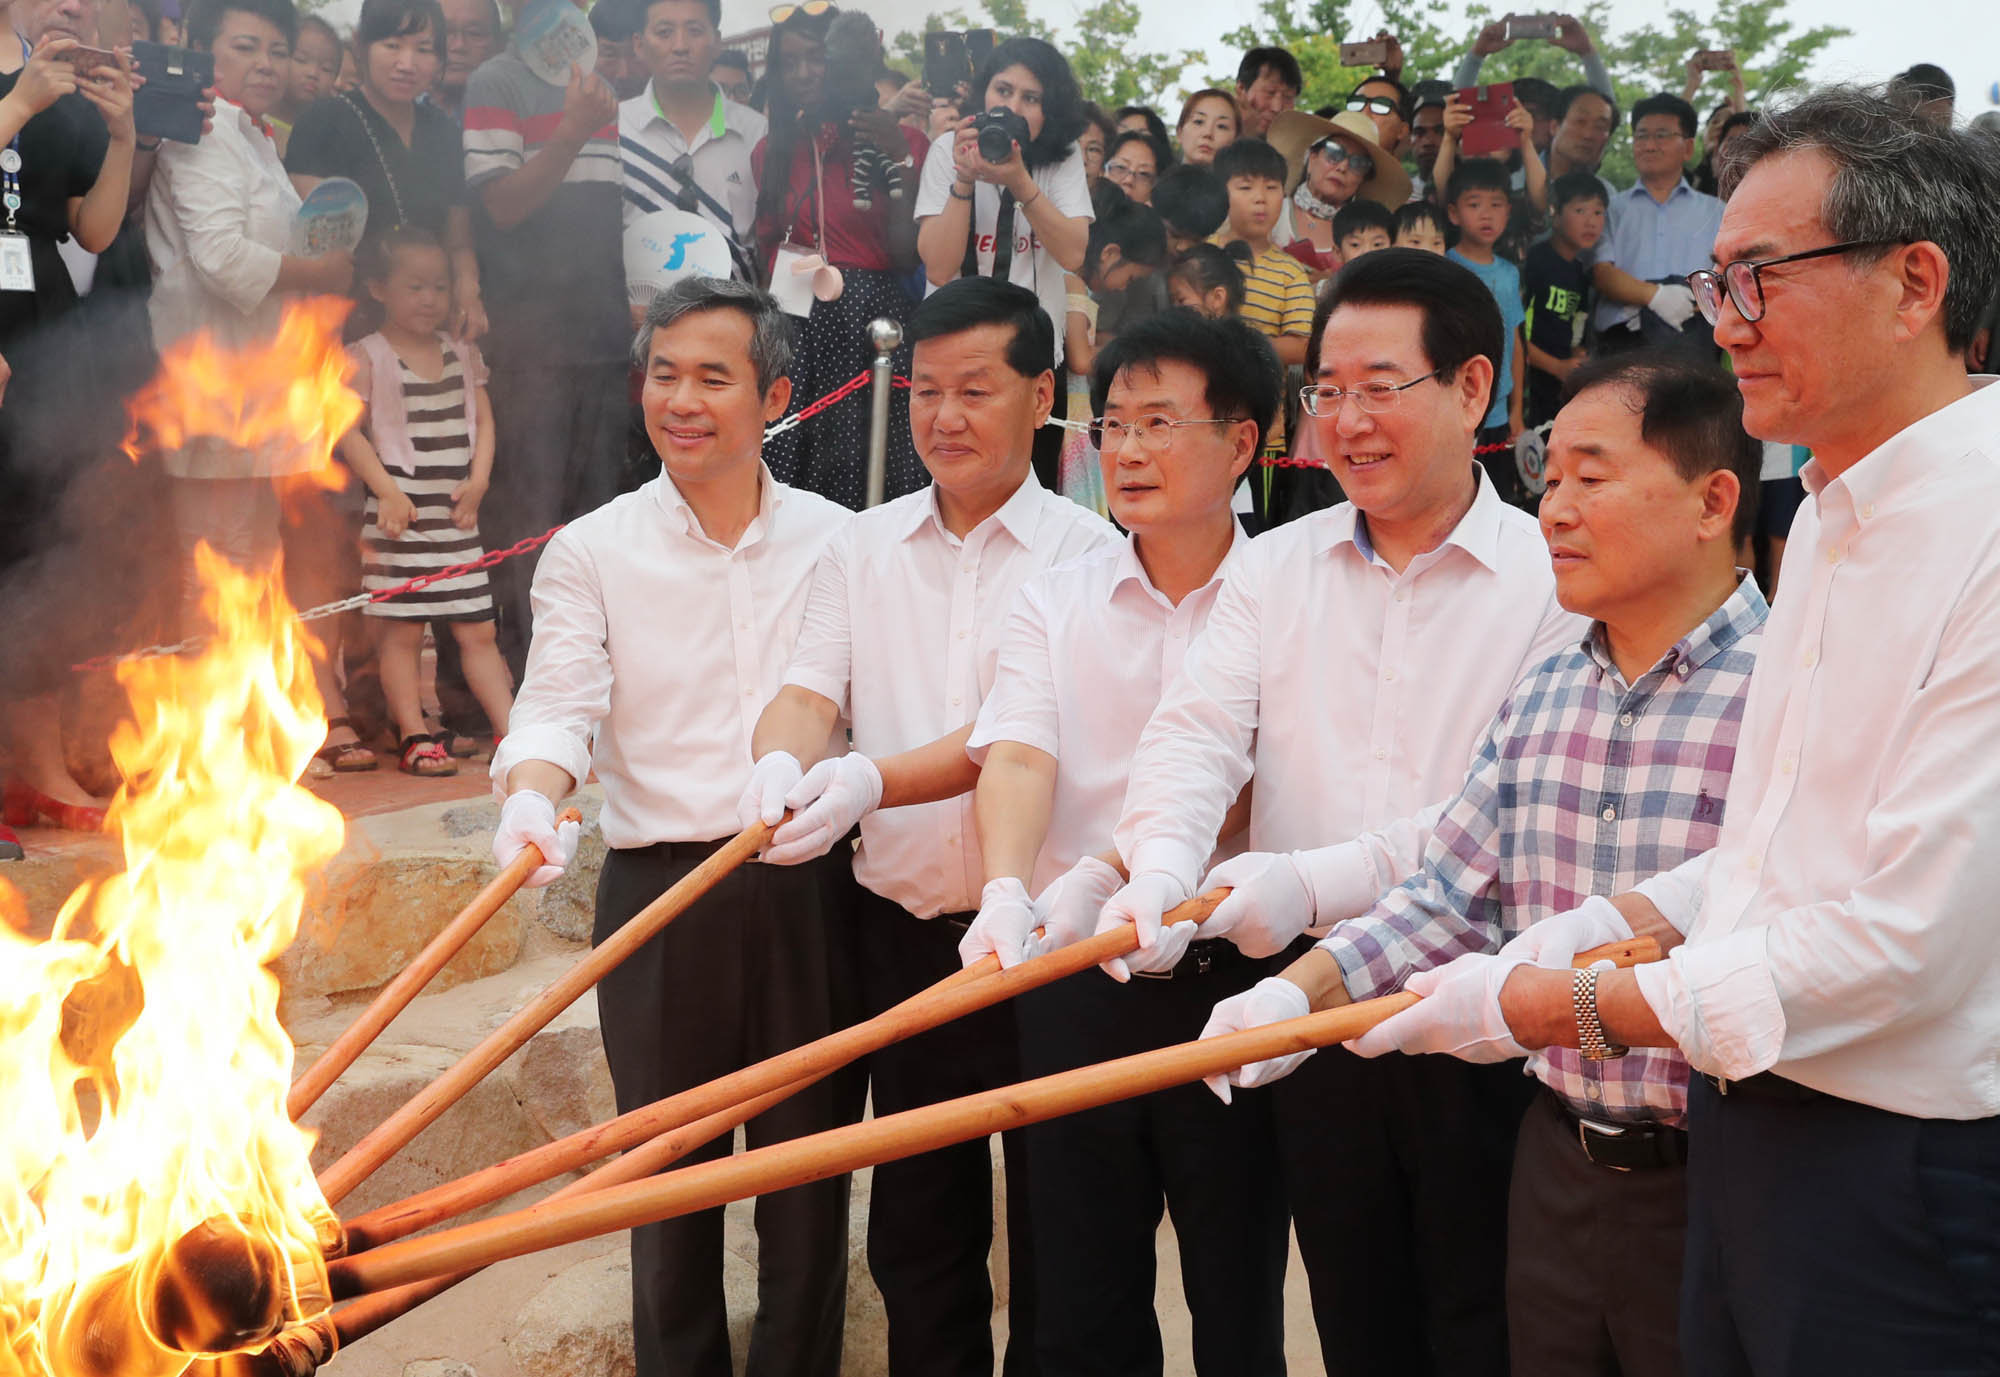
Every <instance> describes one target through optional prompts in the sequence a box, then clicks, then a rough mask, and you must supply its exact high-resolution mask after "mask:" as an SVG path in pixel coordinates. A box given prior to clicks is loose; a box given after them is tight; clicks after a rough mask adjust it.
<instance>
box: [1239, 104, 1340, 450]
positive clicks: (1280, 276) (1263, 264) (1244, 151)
mask: <svg viewBox="0 0 2000 1377" xmlns="http://www.w3.org/2000/svg"><path fill="white" fill-rule="evenodd" d="M1214 166H1215V175H1216V176H1217V177H1219V178H1221V179H1222V185H1223V188H1224V189H1225V190H1226V191H1227V192H1228V193H1229V223H1228V224H1227V226H1226V227H1225V228H1224V229H1223V231H1222V233H1221V234H1220V235H1218V236H1217V239H1218V241H1219V242H1221V243H1222V244H1223V245H1225V246H1227V245H1229V244H1241V245H1243V247H1244V248H1245V249H1247V250H1248V251H1249V254H1250V261H1249V263H1247V264H1246V265H1245V266H1244V268H1243V309H1242V312H1241V314H1242V316H1243V319H1245V320H1247V321H1248V322H1250V324H1252V325H1254V326H1256V327H1257V329H1258V330H1260V331H1262V332H1263V333H1264V334H1265V335H1267V336H1269V337H1270V340H1271V347H1272V348H1273V349H1274V350H1276V351H1277V355H1278V362H1279V364H1280V365H1282V366H1283V367H1286V368H1293V367H1296V366H1299V365H1302V364H1304V363H1305V361H1306V339H1307V337H1308V336H1310V335H1311V334H1312V321H1313V306H1314V304H1315V303H1314V298H1313V285H1312V274H1311V273H1309V272H1307V271H1306V265H1305V264H1303V263H1301V262H1299V260H1298V259H1296V258H1294V257H1292V256H1291V255H1290V254H1288V253H1286V252H1285V251H1284V250H1283V249H1281V248H1279V247H1278V246H1277V245H1276V244H1274V243H1272V242H1271V229H1272V227H1273V226H1274V225H1276V224H1277V223H1278V211H1279V209H1280V208H1281V207H1282V206H1283V205H1284V203H1285V174H1286V171H1287V169H1286V167H1285V155H1284V154H1282V153H1280V152H1279V151H1278V150H1277V149H1275V148H1273V147H1271V145H1270V144H1268V143H1265V142H1263V141H1262V140H1261V139H1241V140H1238V141H1237V142H1235V143H1232V144H1230V145H1229V146H1228V147H1227V148H1225V149H1223V150H1222V151H1221V152H1220V153H1217V154H1216V155H1215V165H1214ZM1285 453H1286V450H1285V425H1284V417H1283V416H1282V415H1281V416H1280V417H1279V418H1278V421H1277V423H1276V424H1275V425H1273V426H1272V427H1271V429H1270V432H1269V433H1268V434H1267V435H1266V436H1265V442H1264V455H1265V457H1267V458H1271V457H1276V456H1279V455H1283V454H1285ZM1265 472H1266V473H1267V474H1268V473H1269V470H1268V469H1266V470H1265Z"/></svg>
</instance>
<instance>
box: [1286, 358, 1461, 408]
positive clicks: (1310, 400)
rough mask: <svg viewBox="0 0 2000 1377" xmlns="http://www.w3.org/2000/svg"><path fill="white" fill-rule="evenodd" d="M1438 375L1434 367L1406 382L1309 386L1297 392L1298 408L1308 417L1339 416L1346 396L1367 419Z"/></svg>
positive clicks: (1315, 384)
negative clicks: (1301, 408)
mask: <svg viewBox="0 0 2000 1377" xmlns="http://www.w3.org/2000/svg"><path fill="white" fill-rule="evenodd" d="M1436 376H1437V370H1436V369H1435V368H1433V369H1432V370H1431V371H1430V372H1428V373H1426V374H1424V375H1423V376H1422V377H1421V378H1411V379H1410V380H1409V381H1408V382H1406V383H1392V382H1365V383H1356V384H1355V385H1354V386H1353V387H1335V386H1334V385H1333V384H1332V383H1311V384H1309V385H1307V386H1305V387H1302V388H1300V389H1299V405H1301V406H1303V407H1304V408H1305V409H1306V415H1308V416H1320V417H1326V416H1338V415H1339V414H1340V404H1341V403H1342V402H1344V401H1346V400H1347V399H1348V398H1349V397H1352V398H1354V404H1355V405H1356V406H1358V407H1360V408H1361V409H1362V410H1363V411H1365V412H1367V413H1368V414H1369V415H1370V416H1379V415H1381V414H1382V413H1383V412H1385V411H1387V410H1388V409H1389V408H1390V407H1392V406H1394V405H1395V404H1396V402H1397V399H1398V398H1399V397H1400V396H1401V395H1402V394H1403V393H1405V392H1408V391H1409V390H1410V389H1411V388H1413V387H1415V386H1416V385H1417V384H1418V383H1420V382H1429V381H1430V380H1431V379H1432V378H1435V377H1436Z"/></svg>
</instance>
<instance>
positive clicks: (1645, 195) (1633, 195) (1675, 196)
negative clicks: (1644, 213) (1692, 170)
mask: <svg viewBox="0 0 2000 1377" xmlns="http://www.w3.org/2000/svg"><path fill="white" fill-rule="evenodd" d="M1694 194H1695V189H1694V188H1693V187H1691V186H1689V185H1688V179H1687V178H1686V177H1683V178H1681V179H1680V180H1679V181H1678V182H1675V183H1674V189H1673V190H1672V191H1670V192H1668V193H1667V199H1666V200H1664V201H1662V200H1660V199H1658V198H1657V197H1655V196H1654V195H1653V193H1652V192H1650V191H1648V190H1646V184H1645V183H1644V182H1634V183H1632V185H1630V186H1628V187H1626V188H1625V189H1624V190H1623V191H1621V192H1619V193H1618V197H1617V199H1619V200H1621V201H1644V202H1646V203H1647V204H1648V205H1653V206H1665V205H1671V204H1672V203H1673V202H1675V201H1678V200H1680V199H1681V198H1682V197H1683V196H1693V195H1694Z"/></svg>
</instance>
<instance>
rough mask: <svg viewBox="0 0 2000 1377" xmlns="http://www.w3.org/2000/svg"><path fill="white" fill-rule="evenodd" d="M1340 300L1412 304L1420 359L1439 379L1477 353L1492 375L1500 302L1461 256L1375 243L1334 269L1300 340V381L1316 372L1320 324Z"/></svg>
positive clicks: (1500, 334)
mask: <svg viewBox="0 0 2000 1377" xmlns="http://www.w3.org/2000/svg"><path fill="white" fill-rule="evenodd" d="M1342 306H1414V307H1416V308H1417V310H1418V312H1419V313H1421V314H1422V316H1423V320H1424V323H1423V328H1422V340H1423V350H1424V358H1425V360H1426V361H1427V362H1429V364H1430V366H1431V367H1432V368H1434V369H1436V370H1437V375H1438V381H1439V382H1450V381H1451V380H1452V379H1454V378H1456V377H1457V376H1458V370H1459V369H1461V368H1463V367H1464V366H1465V365H1466V364H1467V363H1470V362H1471V361H1472V360H1473V359H1475V358H1478V357H1479V356H1480V355H1482V354H1483V355H1485V356H1486V357H1487V358H1488V359H1490V360H1491V361H1492V363H1493V373H1494V377H1495V380H1496V381H1497V380H1498V377H1499V373H1500V361H1501V359H1502V358H1503V357H1505V355H1506V349H1507V336H1506V331H1505V330H1504V329H1503V328H1502V326H1501V324H1500V305H1499V303H1498V302H1496V301H1495V300H1494V299H1493V293H1491V292H1489V291H1487V290H1486V287H1485V284H1483V283H1482V282H1480V280H1479V279H1478V278H1477V277H1476V276H1474V275H1473V272H1472V269H1470V268H1468V267H1466V266H1465V265H1464V264H1462V263H1455V262H1453V261H1452V260H1451V259H1449V258H1446V257H1445V256H1444V255H1443V254H1440V253H1425V252H1424V251H1423V250H1422V249H1381V250H1378V251H1377V252H1375V253H1367V254H1363V255H1362V256H1361V257H1359V258H1357V259H1355V260H1354V261H1353V262H1352V263H1349V264H1348V265H1347V266H1346V267H1344V268H1342V269H1341V270H1340V271H1339V272H1337V273H1335V274H1334V275H1333V278H1332V280H1331V281H1329V282H1328V284H1327V287H1326V295H1325V296H1323V297H1322V298H1321V299H1320V303H1319V309H1318V310H1317V311H1316V312H1314V313H1313V325H1312V336H1311V337H1310V338H1309V339H1308V340H1307V341H1306V377H1307V379H1308V380H1310V379H1311V378H1312V377H1313V376H1314V375H1316V374H1317V373H1318V372H1319V345H1320V340H1321V339H1323V338H1324V337H1325V335H1326V323H1327V321H1328V320H1329V319H1331V318H1332V316H1333V313H1334V312H1335V311H1337V310H1339V309H1340V308H1341V307H1342ZM1488 399H1489V401H1490V399H1491V393H1490V392H1489V393H1488Z"/></svg>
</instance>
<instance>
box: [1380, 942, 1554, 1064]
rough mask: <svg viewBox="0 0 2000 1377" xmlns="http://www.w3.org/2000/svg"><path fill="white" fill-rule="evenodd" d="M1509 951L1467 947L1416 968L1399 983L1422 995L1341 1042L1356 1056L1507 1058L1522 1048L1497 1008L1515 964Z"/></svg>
mask: <svg viewBox="0 0 2000 1377" xmlns="http://www.w3.org/2000/svg"><path fill="white" fill-rule="evenodd" d="M1529 964H1530V963H1529V962H1526V961H1522V960H1519V959H1517V958H1515V957H1511V956H1500V955H1490V954H1488V953H1486V952H1469V953H1467V954H1466V955H1464V956H1461V957H1459V958H1458V959H1457V960H1455V961H1450V962H1447V963H1446V964H1444V965H1442V966H1439V967H1438V968H1437V969H1436V970H1429V971H1418V972H1417V973H1416V974H1415V975H1413V976H1411V977H1410V978H1409V980H1408V982H1407V983H1405V984H1404V986H1403V988H1404V989H1406V990H1408V991H1409V992H1410V993H1411V994H1415V995H1421V996H1423V997H1422V998H1421V999H1419V1000H1418V1001H1417V1002H1416V1003H1415V1004H1414V1005H1412V1006H1411V1007H1409V1008H1407V1009H1405V1010H1403V1012H1402V1013H1400V1014H1396V1015H1393V1016H1392V1017H1389V1018H1386V1019H1384V1020H1382V1022H1380V1023H1378V1024H1376V1025H1375V1026H1374V1027H1373V1028H1371V1029H1369V1030H1368V1031H1367V1032H1365V1033H1363V1034H1362V1035H1361V1036H1360V1037H1358V1038H1355V1039H1354V1040H1353V1041H1352V1042H1349V1043H1348V1044H1347V1047H1348V1049H1349V1050H1350V1051H1352V1052H1353V1053H1354V1054H1355V1055H1356V1056H1361V1057H1379V1056H1381V1055H1382V1054H1383V1053H1384V1052H1410V1053H1417V1052H1449V1053H1450V1054H1451V1055H1452V1056H1454V1057H1457V1058H1458V1059H1459V1060H1461V1061H1475V1062H1486V1061H1510V1060H1512V1059H1513V1058H1515V1057H1525V1056H1527V1055H1528V1049H1527V1048H1525V1047H1523V1046H1522V1045H1521V1044H1520V1043H1518V1042H1516V1041H1514V1034H1513V1033H1512V1032H1511V1031H1510V1030H1509V1029H1508V1027H1507V1020H1506V1018H1505V1017H1503V1016H1502V1015H1501V1013H1500V987H1501V986H1502V985H1505V984H1506V983H1507V977H1508V976H1510V975H1512V974H1513V973H1514V971H1515V968H1516V967H1519V966H1526V965H1529Z"/></svg>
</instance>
